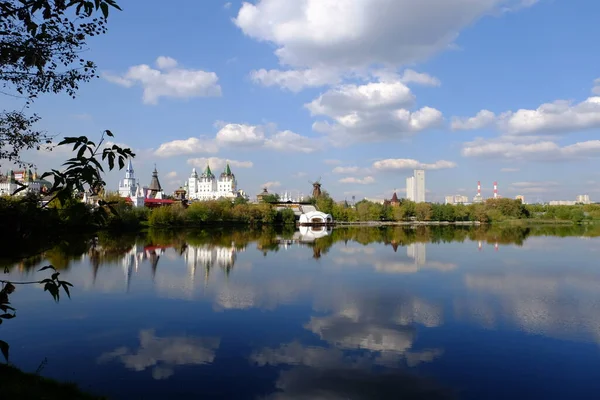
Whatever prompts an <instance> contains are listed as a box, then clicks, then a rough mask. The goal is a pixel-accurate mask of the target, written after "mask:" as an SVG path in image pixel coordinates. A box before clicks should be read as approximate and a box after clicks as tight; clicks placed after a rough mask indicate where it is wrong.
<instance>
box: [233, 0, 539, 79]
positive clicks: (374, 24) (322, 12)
mask: <svg viewBox="0 0 600 400" xmlns="http://www.w3.org/2000/svg"><path fill="white" fill-rule="evenodd" d="M529 3H531V0H525V1H524V0H485V1H465V0H422V1H418V2H415V1H413V0H339V1H322V0H298V1H289V0H260V1H257V2H255V3H254V4H252V3H250V2H245V3H244V4H243V6H242V7H241V9H240V10H239V12H238V15H237V17H236V18H235V19H234V22H235V24H236V25H237V26H238V27H239V28H240V29H241V30H242V31H243V32H244V34H246V35H247V36H249V37H252V38H254V39H256V40H259V41H267V42H270V43H272V44H274V45H275V46H276V50H275V54H276V56H277V57H278V58H279V60H280V62H281V63H282V64H284V65H291V66H294V67H300V68H302V67H319V66H327V67H338V68H356V67H359V68H360V67H368V66H370V65H374V64H380V65H381V64H383V65H405V64H408V63H413V62H416V61H421V60H424V59H426V58H428V57H430V56H432V55H433V54H435V53H437V52H439V51H441V50H444V49H447V48H448V47H449V46H450V45H451V44H452V43H453V42H454V40H455V39H456V38H457V36H458V34H459V32H460V31H461V30H462V29H463V28H465V27H466V26H468V25H470V24H471V23H473V22H474V21H476V20H477V19H479V18H481V17H482V16H484V15H486V14H489V13H492V12H494V11H497V10H501V9H502V8H507V7H508V8H513V7H516V6H521V5H531V4H529Z"/></svg>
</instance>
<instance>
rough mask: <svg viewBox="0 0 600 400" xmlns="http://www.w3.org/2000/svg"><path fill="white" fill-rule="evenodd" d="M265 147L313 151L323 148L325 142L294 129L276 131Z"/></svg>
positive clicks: (289, 150) (302, 151)
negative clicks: (303, 134) (300, 133)
mask: <svg viewBox="0 0 600 400" xmlns="http://www.w3.org/2000/svg"><path fill="white" fill-rule="evenodd" d="M264 146H265V148H267V149H273V150H278V151H288V152H300V153H312V152H315V151H317V150H320V149H322V148H323V142H322V141H321V140H317V139H311V138H309V137H306V136H302V135H299V134H297V133H294V132H292V131H281V132H277V133H275V134H274V135H273V136H271V137H270V138H268V139H267V140H266V141H265V143H264Z"/></svg>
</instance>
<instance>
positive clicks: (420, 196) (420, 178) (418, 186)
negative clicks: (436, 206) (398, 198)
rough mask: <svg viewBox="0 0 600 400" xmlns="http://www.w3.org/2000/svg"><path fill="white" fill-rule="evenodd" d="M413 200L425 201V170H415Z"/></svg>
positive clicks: (417, 201)
mask: <svg viewBox="0 0 600 400" xmlns="http://www.w3.org/2000/svg"><path fill="white" fill-rule="evenodd" d="M415 202H416V203H424V202H425V171H424V170H422V169H416V170H415Z"/></svg>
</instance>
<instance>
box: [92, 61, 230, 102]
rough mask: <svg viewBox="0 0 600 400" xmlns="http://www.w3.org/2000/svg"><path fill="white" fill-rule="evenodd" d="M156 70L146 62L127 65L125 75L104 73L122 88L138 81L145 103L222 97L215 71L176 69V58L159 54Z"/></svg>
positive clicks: (105, 76) (110, 80) (107, 78)
mask: <svg viewBox="0 0 600 400" xmlns="http://www.w3.org/2000/svg"><path fill="white" fill-rule="evenodd" d="M156 65H157V68H158V69H153V68H152V67H150V66H149V65H147V64H141V65H135V66H133V67H130V68H129V70H128V71H127V72H126V73H125V74H124V75H122V76H121V75H112V74H109V73H104V74H103V77H104V79H106V80H107V81H109V82H112V83H116V84H118V85H121V86H125V87H132V86H133V85H135V84H139V85H140V86H142V87H143V89H144V94H143V97H142V99H143V102H144V104H158V100H159V99H160V98H161V97H172V98H193V97H213V96H221V86H219V84H218V81H219V78H218V76H217V74H216V73H214V72H206V71H202V70H194V69H184V68H177V61H176V60H174V59H173V58H170V57H164V56H160V57H158V58H157V59H156Z"/></svg>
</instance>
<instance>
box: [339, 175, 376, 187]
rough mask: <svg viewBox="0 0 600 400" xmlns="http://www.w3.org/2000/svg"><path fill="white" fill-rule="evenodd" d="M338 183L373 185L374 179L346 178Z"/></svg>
mask: <svg viewBox="0 0 600 400" xmlns="http://www.w3.org/2000/svg"><path fill="white" fill-rule="evenodd" d="M339 182H340V183H355V184H358V185H369V184H371V183H375V178H373V177H372V176H365V177H364V178H355V177H348V178H342V179H340V180H339Z"/></svg>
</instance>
